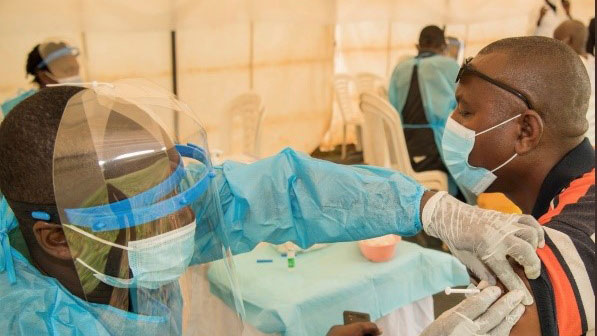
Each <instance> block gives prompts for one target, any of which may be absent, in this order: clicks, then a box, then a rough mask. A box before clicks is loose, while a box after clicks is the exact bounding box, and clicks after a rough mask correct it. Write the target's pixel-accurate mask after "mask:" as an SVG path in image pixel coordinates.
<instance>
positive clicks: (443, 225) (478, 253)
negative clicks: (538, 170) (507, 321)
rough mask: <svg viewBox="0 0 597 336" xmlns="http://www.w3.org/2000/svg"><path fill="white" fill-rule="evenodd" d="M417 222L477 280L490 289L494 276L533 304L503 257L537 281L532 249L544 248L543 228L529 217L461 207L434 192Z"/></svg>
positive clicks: (537, 267)
mask: <svg viewBox="0 0 597 336" xmlns="http://www.w3.org/2000/svg"><path fill="white" fill-rule="evenodd" d="M422 222H423V229H424V230H425V232H426V233H427V234H428V235H430V236H433V237H436V238H439V239H441V240H442V241H443V242H444V243H446V244H447V245H448V247H449V248H450V251H452V253H453V254H454V256H455V257H456V258H458V259H460V261H461V262H462V263H463V264H464V265H465V266H466V267H468V269H470V270H471V271H472V272H473V273H474V274H475V275H476V276H477V277H478V278H479V280H486V281H488V282H489V283H490V284H491V285H495V283H496V281H495V277H494V275H493V274H495V275H497V277H498V278H499V279H500V281H501V282H502V283H503V284H504V286H506V288H508V289H509V290H510V291H513V290H515V289H519V290H522V291H524V293H525V298H524V300H523V301H522V302H523V304H525V305H529V304H531V303H533V297H532V296H531V294H530V293H529V291H528V290H527V288H526V287H525V285H524V283H523V282H522V280H521V279H520V278H519V277H518V276H517V275H516V273H515V272H514V270H513V269H512V267H511V265H510V263H509V262H508V260H507V259H506V257H507V256H510V257H512V258H514V260H516V262H518V263H519V264H520V265H521V266H523V267H524V271H525V274H526V276H527V277H528V278H529V279H536V278H537V277H538V276H539V274H540V273H541V261H540V260H539V257H538V256H537V253H536V252H535V250H536V249H537V247H543V246H544V245H545V239H544V232H543V228H542V227H541V226H540V225H539V223H537V221H536V220H535V219H534V218H533V217H531V216H529V215H512V214H504V213H501V212H497V211H492V210H484V209H481V208H479V207H476V206H471V205H468V204H465V203H462V202H460V201H458V200H457V199H456V198H454V197H452V196H450V195H448V194H447V193H446V192H437V193H436V194H435V195H433V196H432V197H431V198H430V199H429V200H428V201H427V203H426V204H425V206H424V208H423V213H422ZM486 265H487V266H488V267H489V269H491V271H493V274H492V273H491V272H490V271H489V269H488V268H487V267H486Z"/></svg>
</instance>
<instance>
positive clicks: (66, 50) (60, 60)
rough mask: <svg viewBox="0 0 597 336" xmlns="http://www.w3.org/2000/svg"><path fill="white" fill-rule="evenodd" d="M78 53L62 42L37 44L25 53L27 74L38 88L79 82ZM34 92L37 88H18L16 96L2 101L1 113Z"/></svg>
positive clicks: (75, 49) (5, 113)
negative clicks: (27, 53) (25, 89)
mask: <svg viewBox="0 0 597 336" xmlns="http://www.w3.org/2000/svg"><path fill="white" fill-rule="evenodd" d="M78 55H79V50H78V49H77V48H74V47H71V46H68V45H67V44H66V43H64V42H45V43H42V44H38V45H36V46H35V47H33V49H32V50H31V51H30V52H29V55H27V65H26V67H25V70H26V71H27V76H29V75H30V76H33V83H35V84H36V85H37V86H38V87H39V88H40V89H43V88H45V87H46V85H48V84H56V83H74V82H81V77H80V76H79V63H78V62H77V58H76V57H77V56H78ZM36 92H37V89H31V90H27V91H23V90H20V91H19V93H18V94H17V95H16V96H14V97H12V98H10V99H7V100H6V101H5V102H3V103H2V105H1V107H2V114H3V115H4V116H6V115H7V114H8V112H10V110H12V108H13V107H15V106H16V105H17V104H18V103H20V102H22V101H23V100H25V98H27V97H30V96H32V95H33V94H35V93H36Z"/></svg>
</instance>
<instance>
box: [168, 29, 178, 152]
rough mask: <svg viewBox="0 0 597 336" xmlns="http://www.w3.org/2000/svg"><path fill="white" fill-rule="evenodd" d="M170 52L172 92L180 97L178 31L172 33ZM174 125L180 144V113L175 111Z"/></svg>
mask: <svg viewBox="0 0 597 336" xmlns="http://www.w3.org/2000/svg"><path fill="white" fill-rule="evenodd" d="M170 51H171V58H172V92H173V93H174V94H175V95H178V81H177V73H176V30H171V31H170ZM172 117H173V119H174V120H173V123H174V134H175V135H176V140H177V142H180V134H179V129H178V126H179V125H178V118H179V117H178V111H174V114H173V116H172Z"/></svg>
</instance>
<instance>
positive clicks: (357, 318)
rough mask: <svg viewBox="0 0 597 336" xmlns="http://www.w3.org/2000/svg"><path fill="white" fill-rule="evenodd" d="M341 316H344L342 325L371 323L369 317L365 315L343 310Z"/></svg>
mask: <svg viewBox="0 0 597 336" xmlns="http://www.w3.org/2000/svg"><path fill="white" fill-rule="evenodd" d="M342 315H343V316H344V325H347V324H351V323H355V322H371V316H369V314H367V313H359V312H354V311H348V310H345V311H344V313H343V314H342Z"/></svg>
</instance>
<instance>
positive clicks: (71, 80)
mask: <svg viewBox="0 0 597 336" xmlns="http://www.w3.org/2000/svg"><path fill="white" fill-rule="evenodd" d="M56 81H57V82H58V83H60V84H80V83H83V79H82V78H81V76H79V75H75V76H70V77H63V78H57V79H56Z"/></svg>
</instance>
